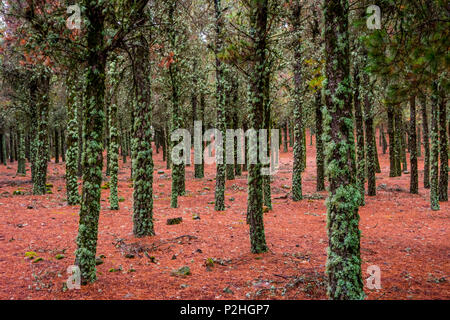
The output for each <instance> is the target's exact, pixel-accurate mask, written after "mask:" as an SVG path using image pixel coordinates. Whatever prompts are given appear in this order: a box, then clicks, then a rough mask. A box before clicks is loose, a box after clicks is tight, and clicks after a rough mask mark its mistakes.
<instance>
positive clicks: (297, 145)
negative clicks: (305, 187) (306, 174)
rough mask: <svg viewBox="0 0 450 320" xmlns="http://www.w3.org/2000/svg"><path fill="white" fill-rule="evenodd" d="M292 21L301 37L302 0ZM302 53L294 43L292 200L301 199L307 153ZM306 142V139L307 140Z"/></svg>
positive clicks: (295, 9) (299, 46) (292, 15)
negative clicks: (304, 127)
mask: <svg viewBox="0 0 450 320" xmlns="http://www.w3.org/2000/svg"><path fill="white" fill-rule="evenodd" d="M291 8H292V11H291V23H292V28H293V32H294V34H295V36H296V37H297V38H298V39H300V38H301V24H302V21H301V20H302V17H301V10H302V5H301V3H300V1H294V2H293V3H292V5H291ZM302 53H303V49H302V47H301V42H300V41H296V42H295V44H294V61H293V69H294V138H295V142H294V165H293V171H292V200H294V201H300V200H302V199H303V194H302V171H303V169H304V165H303V164H304V163H303V157H304V154H305V151H306V150H305V145H304V142H303V139H304V135H305V133H304V129H303V102H302V99H303V97H302V85H303V80H302ZM305 142H306V141H305Z"/></svg>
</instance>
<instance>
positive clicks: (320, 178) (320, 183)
mask: <svg viewBox="0 0 450 320" xmlns="http://www.w3.org/2000/svg"><path fill="white" fill-rule="evenodd" d="M314 104H315V111H316V167H317V168H316V170H317V173H316V174H317V178H316V190H317V191H323V190H325V155H324V150H323V141H322V134H323V115H322V92H321V90H317V92H316V94H315V103H314Z"/></svg>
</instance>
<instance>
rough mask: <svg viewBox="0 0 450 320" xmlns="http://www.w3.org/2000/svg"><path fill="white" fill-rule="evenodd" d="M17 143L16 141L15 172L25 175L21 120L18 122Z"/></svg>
mask: <svg viewBox="0 0 450 320" xmlns="http://www.w3.org/2000/svg"><path fill="white" fill-rule="evenodd" d="M17 135H18V139H19V143H18V148H17V149H18V160H17V174H19V175H25V174H26V168H25V130H24V125H23V122H21V121H19V122H18V131H17Z"/></svg>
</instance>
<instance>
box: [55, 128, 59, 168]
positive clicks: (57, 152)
mask: <svg viewBox="0 0 450 320" xmlns="http://www.w3.org/2000/svg"><path fill="white" fill-rule="evenodd" d="M54 132H55V133H54V138H55V145H54V148H55V163H59V131H58V128H55V129H54Z"/></svg>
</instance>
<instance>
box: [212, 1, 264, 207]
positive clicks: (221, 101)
mask: <svg viewBox="0 0 450 320" xmlns="http://www.w3.org/2000/svg"><path fill="white" fill-rule="evenodd" d="M214 8H215V19H216V20H215V31H216V39H215V41H216V46H215V56H216V109H217V122H216V128H217V130H219V131H220V132H221V134H222V146H219V145H218V143H217V141H218V139H217V137H215V145H216V188H215V195H214V200H215V202H214V210H216V211H223V210H225V171H226V166H225V164H224V161H225V157H224V152H223V150H225V148H224V147H223V146H225V144H226V141H225V131H226V114H225V112H226V111H225V95H226V92H225V81H226V80H225V74H224V72H225V65H224V64H223V62H222V61H221V60H220V58H219V53H220V52H221V51H222V47H223V16H222V3H221V0H214ZM261 120H262V119H261ZM219 152H222V155H221V156H222V161H221V162H222V163H219V162H220V161H219V160H218V159H219V158H218V157H220V155H219Z"/></svg>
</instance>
